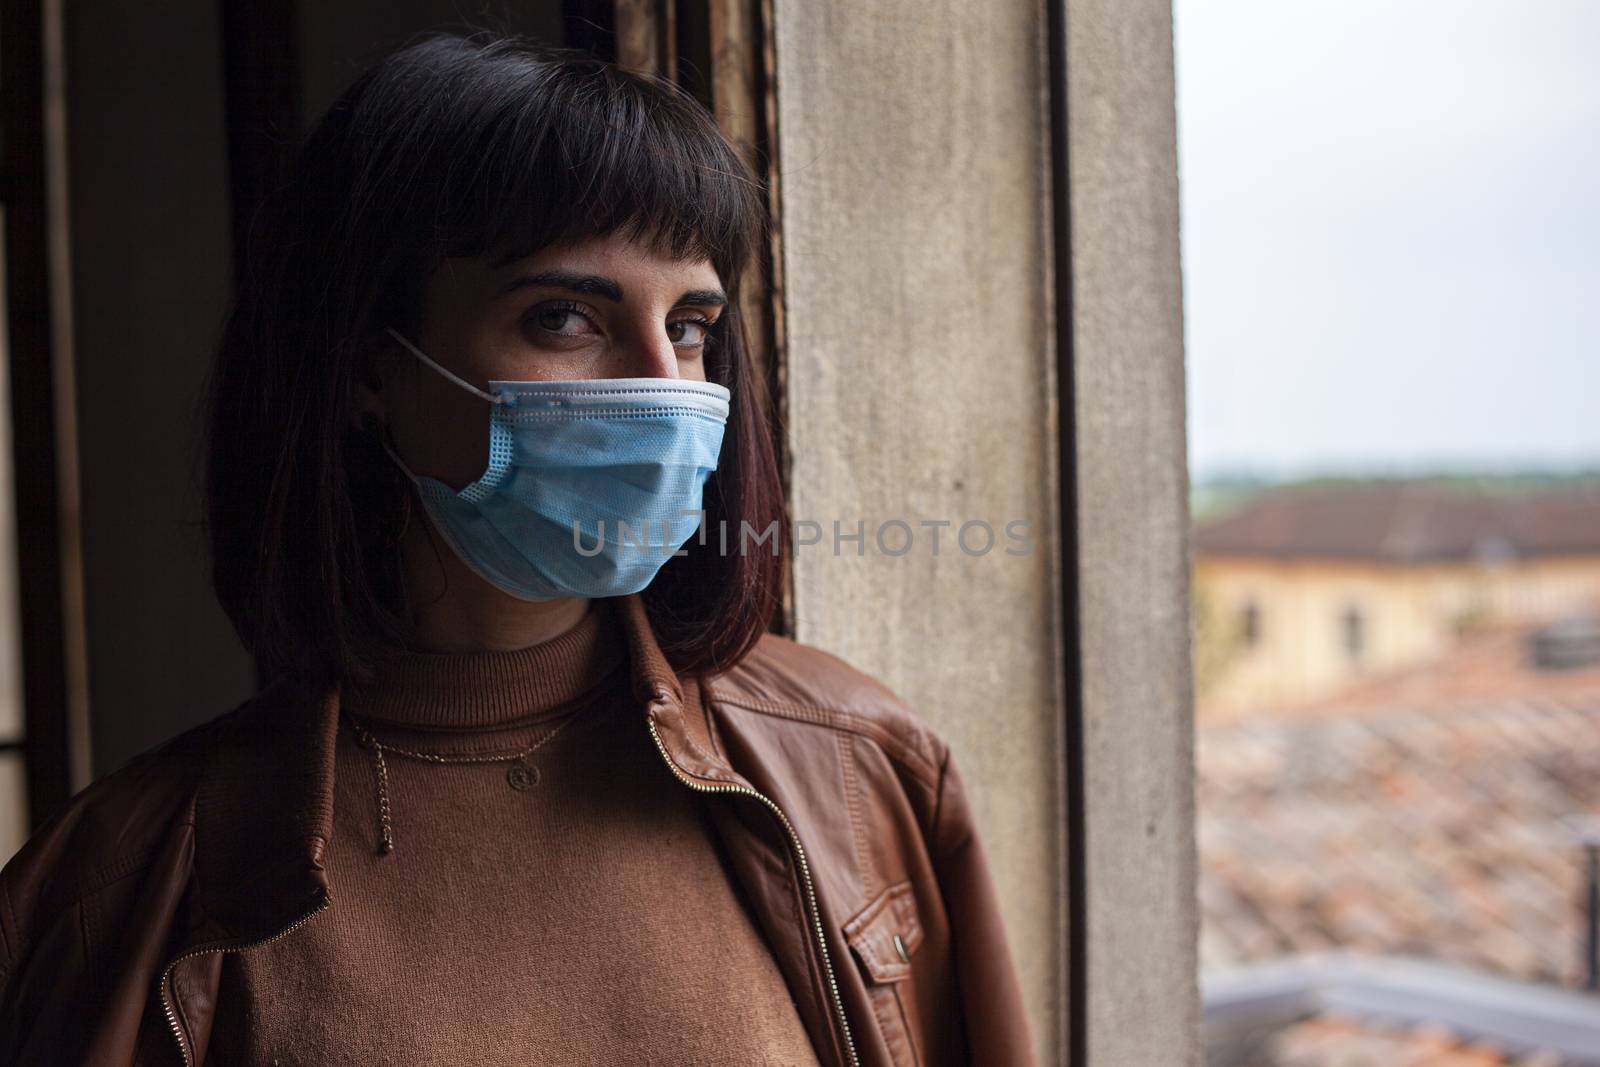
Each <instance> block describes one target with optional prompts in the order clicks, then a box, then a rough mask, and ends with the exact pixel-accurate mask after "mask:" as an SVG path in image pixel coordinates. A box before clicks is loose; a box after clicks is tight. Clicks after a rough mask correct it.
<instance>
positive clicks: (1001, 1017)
mask: <svg viewBox="0 0 1600 1067" xmlns="http://www.w3.org/2000/svg"><path fill="white" fill-rule="evenodd" d="M932 852H933V864H934V870H935V872H936V874H937V877H938V879H939V885H940V889H941V890H942V891H943V894H944V899H945V907H946V910H947V911H948V913H949V920H950V936H951V940H952V944H953V952H954V957H955V968H956V981H957V984H958V985H959V987H960V990H961V1006H962V1009H963V1015H964V1016H965V1024H966V1031H967V1042H968V1046H969V1048H968V1062H970V1063H973V1064H981V1065H982V1067H1036V1064H1037V1061H1036V1059H1035V1058H1034V1051H1033V1042H1032V1039H1031V1038H1030V1036H1029V1027H1028V1019H1027V1015H1026V1010H1025V1008H1024V1006H1023V1000H1022V985H1021V982H1020V981H1019V980H1018V977H1017V972H1016V966H1015V963H1014V961H1013V959H1012V956H1011V948H1010V944H1009V942H1008V941H1007V939H1006V932H1005V923H1004V920H1003V918H1002V916H1001V913H1000V898H999V895H998V893H997V892H996V890H995V885H994V878H993V876H992V875H991V873H990V870H989V861H988V858H987V856H986V855H985V853H984V849H983V843H982V842H981V841H980V840H979V837H978V831H977V826H976V824H975V823H974V822H973V817H972V809H971V807H970V805H969V804H968V801H967V793H966V786H965V783H964V782H963V781H962V778H961V774H960V772H959V771H958V770H957V769H956V765H955V762H954V758H953V757H952V756H951V755H950V752H949V749H948V747H946V749H945V753H944V760H943V761H942V763H941V765H940V774H939V798H938V806H937V808H936V809H935V812H934V823H933V841H932Z"/></svg>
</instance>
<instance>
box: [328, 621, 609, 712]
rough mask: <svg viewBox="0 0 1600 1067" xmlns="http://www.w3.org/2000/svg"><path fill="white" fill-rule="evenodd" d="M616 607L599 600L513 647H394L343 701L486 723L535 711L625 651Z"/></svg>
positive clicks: (588, 683) (583, 684) (547, 708)
mask: <svg viewBox="0 0 1600 1067" xmlns="http://www.w3.org/2000/svg"><path fill="white" fill-rule="evenodd" d="M612 611H613V609H612V608H611V607H610V606H609V605H608V604H607V603H606V602H605V601H601V600H597V601H594V602H593V603H592V604H591V605H590V607H589V610H588V611H587V612H585V613H584V616H583V618H582V619H581V620H580V621H579V622H578V624H577V625H576V626H574V627H573V628H572V629H570V630H568V631H567V632H566V633H564V634H561V635H560V636H559V637H554V638H551V639H550V640H548V641H543V642H541V643H539V644H537V645H530V646H529V647H527V648H520V649H516V650H515V651H511V652H447V653H440V652H419V651H413V650H410V649H392V650H390V651H389V652H387V653H385V655H384V656H383V657H382V658H381V659H380V660H379V661H378V662H377V663H376V664H375V667H376V678H375V680H374V681H373V682H372V684H371V685H368V686H365V687H362V688H349V689H347V690H346V691H345V693H344V695H343V704H344V706H345V707H346V708H347V709H349V710H350V711H351V712H353V713H355V714H357V715H359V716H361V717H363V718H365V719H368V720H371V721H374V722H390V723H396V724H404V725H407V726H416V727H424V728H450V729H484V728H489V727H495V726H500V725H504V724H507V723H513V722H522V721H526V720H527V719H529V718H530V717H531V718H538V717H539V716H540V713H542V712H551V711H555V710H556V709H559V708H561V707H563V706H565V705H568V704H570V703H571V702H572V701H573V700H575V699H577V698H578V697H580V696H583V695H584V694H585V693H586V692H588V691H589V690H590V689H592V688H593V687H594V686H595V685H596V684H597V683H598V682H600V681H601V680H602V679H603V678H605V677H606V675H607V674H609V673H610V671H611V669H612V668H613V667H615V666H616V665H617V664H618V663H619V662H621V661H622V660H623V659H624V658H625V656H626V654H627V637H626V635H625V634H624V633H623V632H622V629H621V627H620V626H619V625H618V622H617V620H616V619H615V618H614V617H613V614H612Z"/></svg>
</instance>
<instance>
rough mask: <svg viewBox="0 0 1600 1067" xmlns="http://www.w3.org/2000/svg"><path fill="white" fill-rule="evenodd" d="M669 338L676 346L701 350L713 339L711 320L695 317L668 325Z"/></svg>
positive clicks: (677, 320)
mask: <svg viewBox="0 0 1600 1067" xmlns="http://www.w3.org/2000/svg"><path fill="white" fill-rule="evenodd" d="M667 337H668V338H669V339H670V340H671V341H672V343H673V344H675V345H682V346H684V347H686V348H700V347H702V346H704V345H705V343H706V342H707V341H708V340H710V339H711V320H710V319H707V318H702V317H700V316H698V315H697V316H694V317H692V318H687V319H674V320H673V321H672V322H669V323H667Z"/></svg>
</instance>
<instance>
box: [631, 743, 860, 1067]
mask: <svg viewBox="0 0 1600 1067" xmlns="http://www.w3.org/2000/svg"><path fill="white" fill-rule="evenodd" d="M646 721H647V722H648V724H649V726H650V736H651V737H652V738H654V739H655V743H656V749H657V751H659V752H660V753H661V758H662V759H664V760H666V761H667V767H668V768H669V769H671V771H672V774H673V777H675V778H677V779H678V781H680V782H682V783H683V784H684V785H686V786H688V787H689V788H691V789H697V790H699V791H700V792H702V793H746V794H749V795H750V796H753V797H755V798H756V799H757V800H759V801H761V803H763V804H765V805H766V806H767V807H768V808H769V809H771V811H772V813H773V814H774V815H776V816H777V817H778V821H779V822H781V823H783V828H784V830H785V831H787V832H788V834H789V843H790V844H791V845H793V846H794V853H795V858H796V859H798V860H799V861H800V879H801V881H802V882H803V883H804V884H805V887H806V903H807V904H808V905H810V909H811V922H812V929H813V931H814V932H815V934H816V937H817V947H818V948H819V949H821V950H822V969H823V971H824V972H826V974H827V977H828V989H829V990H830V991H831V992H832V993H833V1008H834V1011H835V1013H837V1015H838V1017H839V1028H840V1029H841V1030H842V1031H843V1032H844V1047H845V1051H847V1052H848V1053H849V1054H850V1064H851V1067H861V1061H860V1059H858V1058H857V1057H856V1046H855V1042H854V1041H853V1040H852V1039H851V1037H850V1019H849V1018H848V1017H847V1016H846V1015H845V1013H844V1000H843V998H841V997H840V996H839V983H838V982H837V981H836V980H835V979H834V976H833V963H832V962H831V960H830V959H829V957H828V939H827V935H826V934H825V932H824V931H823V929H822V912H821V911H819V910H818V908H817V894H816V890H815V889H814V888H813V887H812V884H811V868H810V866H809V865H808V864H807V863H806V850H805V848H804V847H803V846H802V845H801V844H800V835H799V834H798V833H796V832H795V828H794V824H793V823H791V822H790V821H789V817H788V816H787V815H785V814H784V813H783V809H782V808H780V807H778V805H777V804H776V803H774V802H773V801H772V800H770V799H768V797H767V796H766V795H765V794H762V793H758V792H756V791H755V790H754V789H749V788H746V787H745V786H742V785H727V784H723V785H704V784H702V783H700V782H697V781H695V780H694V779H692V778H690V777H689V776H688V775H686V774H684V773H683V771H681V770H679V769H678V765H677V764H676V763H673V762H672V757H671V756H669V755H667V746H666V745H664V744H663V743H662V741H661V734H660V733H658V732H657V731H656V723H655V720H654V719H651V718H648V717H647V719H646Z"/></svg>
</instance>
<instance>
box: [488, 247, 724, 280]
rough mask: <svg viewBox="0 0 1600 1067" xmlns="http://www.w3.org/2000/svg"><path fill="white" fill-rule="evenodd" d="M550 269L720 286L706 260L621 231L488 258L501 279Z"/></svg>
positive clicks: (709, 263)
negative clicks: (510, 256)
mask: <svg viewBox="0 0 1600 1067" xmlns="http://www.w3.org/2000/svg"><path fill="white" fill-rule="evenodd" d="M553 268H559V269H562V270H568V271H576V272H581V273H585V274H597V275H602V276H604V277H609V278H614V279H616V280H617V281H619V282H622V281H624V280H631V281H633V282H634V287H635V288H638V287H640V286H652V285H659V286H664V287H666V288H672V287H674V286H688V287H692V288H701V289H706V288H718V287H720V286H721V278H719V277H718V275H717V269H716V267H715V266H713V265H712V263H711V260H709V259H707V258H704V257H701V256H689V257H678V256H673V255H672V254H671V253H669V252H666V251H664V250H662V249H661V248H659V247H657V246H656V245H655V244H653V243H652V242H649V241H646V240H640V239H637V238H633V237H629V236H626V235H624V234H620V233H613V234H602V235H598V236H585V237H579V238H574V239H571V240H566V241H562V242H559V243H557V244H553V245H549V246H547V247H545V248H541V249H540V250H539V251H537V252H535V253H534V254H533V255H531V256H525V257H522V258H520V259H515V260H509V261H505V260H491V261H490V264H489V269H490V272H491V273H492V274H494V275H495V276H496V277H500V278H504V279H506V280H511V279H514V278H515V277H517V276H518V275H523V274H527V273H529V272H531V271H537V270H550V269H553ZM625 288H626V286H625Z"/></svg>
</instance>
